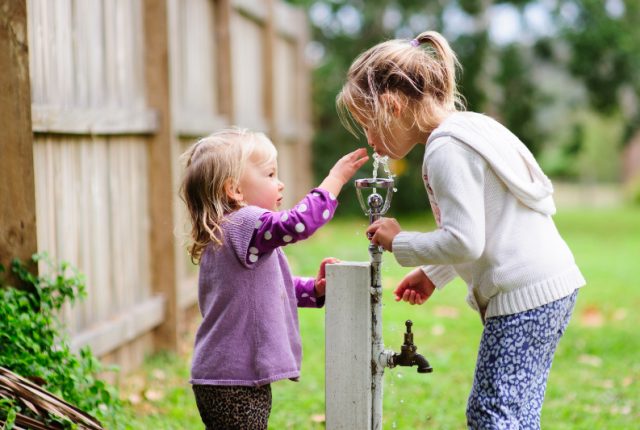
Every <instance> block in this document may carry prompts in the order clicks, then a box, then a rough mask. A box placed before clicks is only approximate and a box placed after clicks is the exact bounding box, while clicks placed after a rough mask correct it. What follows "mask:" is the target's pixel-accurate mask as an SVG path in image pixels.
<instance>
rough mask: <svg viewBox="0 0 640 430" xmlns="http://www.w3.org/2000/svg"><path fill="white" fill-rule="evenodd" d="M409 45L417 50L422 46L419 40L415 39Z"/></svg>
mask: <svg viewBox="0 0 640 430" xmlns="http://www.w3.org/2000/svg"><path fill="white" fill-rule="evenodd" d="M409 44H410V45H411V46H413V47H414V48H417V47H418V46H420V42H419V41H418V39H413V40H412V41H411V42H409Z"/></svg>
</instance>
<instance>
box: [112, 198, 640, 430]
mask: <svg viewBox="0 0 640 430" xmlns="http://www.w3.org/2000/svg"><path fill="white" fill-rule="evenodd" d="M555 220H556V223H557V226H558V229H559V230H560V232H561V234H562V235H563V237H564V238H565V240H566V241H567V242H568V243H569V246H570V247H571V248H572V250H573V252H574V254H575V257H576V260H577V262H578V265H579V266H580V268H581V269H582V271H583V274H584V275H585V277H586V278H587V282H588V285H587V287H586V288H584V289H583V290H582V291H581V293H580V295H579V297H578V304H577V307H576V312H575V313H574V317H573V320H572V322H571V324H570V326H569V329H568V330H567V333H566V335H565V337H564V338H563V340H562V342H561V343H560V346H559V348H558V351H557V354H556V359H555V361H554V365H553V368H552V371H551V375H550V378H549V385H548V389H547V396H546V401H545V406H544V410H543V417H542V428H544V429H572V430H573V429H625V430H626V429H631V428H638V422H640V408H639V406H640V360H639V359H640V334H639V333H638V327H639V326H640V314H639V313H638V312H637V309H638V308H640V288H639V287H640V285H639V282H638V280H639V279H640V208H623V209H610V210H588V211H579V210H572V211H568V210H564V211H561V212H560V213H559V214H558V215H557V216H556V217H555ZM400 222H401V224H402V225H403V227H404V228H405V229H408V230H427V229H430V228H432V227H433V222H432V220H431V218H430V217H426V216H425V217H407V218H401V219H400ZM365 224H366V220H365V218H364V217H362V219H350V220H343V219H339V220H334V221H333V222H332V223H331V224H330V225H329V226H328V227H326V228H324V229H322V230H321V231H319V232H318V233H317V234H316V235H315V236H314V237H313V238H312V239H310V240H308V241H306V242H304V243H300V244H296V245H294V246H291V247H288V248H286V252H287V255H288V257H289V260H290V263H291V266H292V268H293V271H294V273H296V274H300V275H314V274H315V272H316V270H317V264H318V262H319V261H320V260H321V259H322V258H323V257H326V256H334V257H337V258H340V259H342V260H347V261H367V260H368V253H367V241H366V239H365V238H364V236H363V230H364V228H365ZM407 271H408V269H405V268H402V267H399V266H398V265H397V264H396V262H395V260H394V258H393V256H392V255H390V254H385V256H384V263H383V284H384V287H385V292H384V319H383V323H384V339H385V345H386V346H387V347H388V348H391V349H394V350H399V347H400V345H401V343H402V341H403V336H402V334H403V331H404V321H405V320H406V319H411V320H413V322H414V326H413V328H414V332H415V335H414V340H415V343H416V345H417V346H418V352H420V353H422V354H423V355H425V356H426V357H427V358H428V359H429V361H430V363H431V365H432V366H433V367H434V373H432V374H427V375H424V374H417V373H416V371H415V369H409V368H396V369H392V370H387V371H386V372H385V382H384V383H385V387H384V390H385V392H384V428H385V429H394V428H397V429H418V428H419V429H428V428H431V429H440V430H444V429H464V428H465V424H464V423H465V405H466V398H467V395H468V392H469V390H470V387H471V383H472V378H473V369H474V363H475V358H476V351H477V346H478V342H479V338H480V334H481V331H482V326H481V323H480V320H479V318H478V316H477V314H475V313H474V312H473V311H472V310H471V309H469V308H468V307H467V306H466V304H465V303H464V296H465V294H466V288H465V286H464V285H463V284H462V282H461V281H459V280H457V281H455V282H454V283H452V284H451V285H449V286H447V288H445V289H444V290H443V291H439V292H437V293H435V294H434V296H433V297H432V298H431V300H430V301H429V302H428V303H426V304H425V305H423V306H410V305H407V304H406V303H396V302H394V301H393V298H392V294H391V290H392V288H393V287H394V286H395V285H396V284H397V282H398V281H399V280H400V279H401V278H402V276H403V275H404V274H405V273H406V272H407ZM300 326H301V333H302V341H303V346H304V359H303V368H302V378H301V380H300V382H298V383H293V382H290V381H281V382H278V383H275V384H273V386H272V388H273V411H272V414H271V419H270V428H273V429H314V428H323V427H324V424H323V423H322V416H323V414H324V312H323V311H322V310H315V309H301V310H300ZM188 346H190V345H188ZM159 370H161V372H160V373H158V372H159ZM188 371H189V354H188V353H184V354H181V355H169V356H168V355H160V356H155V357H152V358H150V359H149V360H148V361H147V363H146V364H145V367H144V368H143V369H142V370H141V371H140V372H138V374H137V375H136V376H134V378H136V377H137V378H141V380H142V381H143V382H142V384H143V385H145V384H146V385H145V387H146V388H147V389H148V390H151V395H149V396H148V397H152V398H153V397H154V396H153V392H154V390H159V391H160V392H161V397H162V398H161V399H159V400H156V401H151V400H143V401H142V402H140V403H137V404H136V405H135V406H133V405H132V406H131V407H130V409H129V411H130V415H131V417H134V418H131V423H130V427H131V428H140V429H143V428H144V429H146V428H154V429H182V428H201V424H200V419H199V416H198V413H197V410H196V407H195V402H194V401H193V395H192V393H191V390H190V387H189V386H188V385H187V383H186V381H187V379H188ZM154 375H155V376H154ZM158 375H160V376H162V378H157V376H158ZM124 392H125V393H127V390H124Z"/></svg>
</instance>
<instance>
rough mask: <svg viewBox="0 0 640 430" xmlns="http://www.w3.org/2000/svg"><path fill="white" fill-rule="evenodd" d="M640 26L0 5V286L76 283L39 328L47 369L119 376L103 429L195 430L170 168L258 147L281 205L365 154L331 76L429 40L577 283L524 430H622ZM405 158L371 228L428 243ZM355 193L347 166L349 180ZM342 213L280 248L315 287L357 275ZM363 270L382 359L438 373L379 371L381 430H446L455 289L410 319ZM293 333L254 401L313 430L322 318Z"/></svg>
mask: <svg viewBox="0 0 640 430" xmlns="http://www.w3.org/2000/svg"><path fill="white" fill-rule="evenodd" d="M639 24H640V2H638V1H637V0H513V1H499V0H450V1H447V0H431V1H417V0H397V1H381V0H367V1H364V0H331V1H329V0H326V1H311V0H0V70H2V73H0V172H2V175H1V176H0V264H3V265H4V266H5V267H9V263H10V261H11V259H13V258H14V257H18V258H21V259H22V260H24V261H29V260H30V257H31V255H32V254H33V253H35V252H47V253H48V254H49V255H50V257H51V259H52V260H53V261H67V262H69V263H71V265H73V266H75V267H77V268H78V269H79V271H80V272H81V273H82V276H81V278H82V280H83V282H85V281H86V291H87V297H86V299H85V300H84V301H81V302H78V303H76V304H75V305H73V306H72V305H71V304H70V303H65V304H64V306H63V308H62V311H61V313H60V315H59V316H60V319H61V320H62V322H63V326H64V331H65V332H67V333H68V334H69V342H68V343H69V345H68V348H67V349H66V350H67V351H71V352H73V353H76V352H77V351H79V350H80V348H83V347H89V348H91V350H92V351H93V353H94V354H95V355H96V356H97V357H99V358H100V361H101V362H103V363H107V364H110V363H113V364H117V365H118V366H119V369H120V371H119V372H118V373H113V374H110V375H109V377H110V378H111V380H112V381H115V382H118V386H119V387H121V388H122V393H121V396H119V397H118V396H115V395H114V396H113V398H114V399H119V398H122V400H123V402H124V404H125V406H126V411H125V412H124V415H119V414H118V413H115V412H113V410H112V409H111V406H108V407H107V406H105V407H101V408H98V410H99V411H100V410H102V413H104V415H105V416H112V418H111V420H112V424H114V425H110V426H109V427H110V428H143V429H146V428H158V429H160V428H167V429H170V428H171V429H174V428H175V429H182V428H195V427H198V426H199V425H200V424H199V423H200V419H199V416H198V414H197V410H196V408H195V404H194V401H193V395H192V393H191V391H190V387H189V385H188V383H187V381H188V377H189V376H188V374H189V360H190V353H191V349H192V346H193V345H192V336H193V333H194V331H195V327H196V325H197V323H198V319H199V313H198V308H197V273H198V267H197V266H196V265H194V264H192V262H191V261H190V259H189V257H188V256H187V254H186V250H185V241H186V232H187V231H188V225H187V222H186V217H185V213H184V208H183V205H182V202H181V201H180V199H179V198H178V195H177V191H178V186H179V183H180V178H181V174H182V168H183V165H182V164H181V160H180V154H181V153H182V152H183V151H184V150H185V149H187V148H188V147H189V146H190V145H191V144H193V143H194V142H195V141H196V140H197V139H199V138H200V137H202V136H205V135H207V134H209V133H211V132H213V131H215V130H218V129H220V128H223V127H229V126H233V125H237V126H241V127H247V128H250V129H252V130H257V131H263V132H265V133H266V134H268V136H269V137H270V138H271V139H272V140H273V141H274V143H275V144H276V146H277V148H278V153H279V166H280V171H281V179H283V181H284V182H285V184H286V186H287V188H286V190H287V191H286V205H288V206H291V205H293V204H294V203H295V202H296V201H297V199H299V198H301V197H302V196H303V195H304V194H306V192H308V190H309V189H310V188H311V187H312V186H313V185H314V184H317V183H318V181H319V180H320V179H321V178H322V177H324V175H326V174H327V172H328V170H329V168H330V167H331V166H332V165H333V163H334V162H335V161H336V159H337V158H338V157H340V156H341V155H342V154H344V153H346V152H348V151H351V150H353V149H355V148H356V147H358V146H365V145H366V141H365V139H364V138H363V137H362V136H360V138H359V139H357V138H356V137H355V136H352V135H351V134H349V133H348V132H347V131H346V130H345V129H344V128H343V127H342V125H341V124H340V121H339V119H338V116H337V113H336V109H335V97H336V95H337V93H338V92H339V90H340V88H341V87H342V84H343V82H344V79H345V76H346V71H347V69H348V67H349V65H350V64H351V62H352V61H353V60H354V59H355V58H356V56H357V55H358V54H360V53H361V52H363V51H364V50H366V49H368V48H370V47H371V46H373V45H375V44H377V43H379V42H381V41H383V40H386V39H390V38H402V39H412V38H413V37H415V36H416V35H418V34H419V33H421V32H423V31H425V30H437V31H439V32H441V33H443V34H444V35H445V37H446V38H447V39H448V40H449V41H450V43H451V45H452V46H453V48H454V50H455V51H456V52H457V54H458V57H459V60H460V62H461V64H462V71H461V73H460V76H459V85H460V91H461V93H462V94H463V95H464V97H465V98H466V101H467V108H468V109H469V110H473V111H477V112H483V113H486V114H489V115H491V116H494V117H495V118H497V119H498V120H499V121H501V122H502V123H504V124H505V125H506V126H507V127H508V128H510V129H511V130H512V131H513V132H514V133H515V134H517V135H518V136H519V137H520V138H521V139H522V140H523V142H524V143H525V144H526V145H527V146H528V147H529V148H530V149H531V151H532V152H533V153H534V154H535V156H536V157H537V159H538V160H539V162H540V164H541V165H542V167H543V169H544V170H545V172H546V173H547V174H548V175H549V176H551V178H552V180H553V182H554V186H555V189H556V193H555V197H556V201H557V203H558V207H559V211H558V214H557V215H556V216H555V217H554V220H555V222H556V224H557V225H558V228H559V230H560V232H561V234H562V235H563V237H564V238H565V239H566V241H567V243H568V244H569V246H570V247H571V249H572V250H573V252H574V253H575V256H576V260H577V262H578V264H579V266H580V268H581V270H583V272H584V275H585V277H586V278H587V280H588V288H585V289H584V292H581V294H580V299H579V301H578V307H577V308H576V313H575V317H574V319H573V320H572V323H571V327H570V329H569V330H568V332H567V336H566V340H563V343H562V344H561V346H560V350H559V351H558V358H557V360H556V362H555V364H554V369H556V370H554V375H555V376H553V375H552V376H553V377H554V378H556V379H555V381H556V382H555V383H553V384H551V386H552V388H551V391H550V393H549V397H550V401H549V402H547V406H546V409H545V410H546V411H547V412H545V414H546V415H545V416H543V418H544V419H545V422H544V425H543V428H553V429H567V430H574V429H592V428H607V429H628V428H635V427H637V423H638V420H640V409H639V405H638V399H639V398H640V384H639V381H640V367H639V366H640V364H639V362H638V360H637V358H638V351H639V350H640V344H639V342H640V338H639V337H638V335H637V327H638V324H640V314H638V312H637V311H636V310H637V308H638V307H639V306H640V295H639V294H638V288H637V283H638V282H637V280H638V279H639V278H640V266H638V264H637V261H638V256H639V255H640V50H639V49H638V41H640V25H639ZM421 149H422V147H420V146H419V147H417V148H416V149H414V151H412V152H411V153H410V154H409V156H408V157H407V158H406V159H404V160H401V161H397V162H392V163H391V164H392V165H391V168H392V170H393V172H394V173H395V174H396V175H397V188H398V192H397V194H396V195H395V196H394V202H393V205H392V207H391V210H390V212H389V214H390V216H394V217H398V218H401V222H402V225H403V226H405V227H408V228H409V229H415V230H422V231H425V230H428V229H433V228H435V225H434V223H433V220H432V217H431V216H430V209H429V205H428V201H427V198H426V195H425V191H424V186H423V183H422V179H421V174H420V171H419V169H420V166H421V161H422V151H421ZM371 173H372V166H371V164H370V163H368V164H367V165H366V166H364V167H363V168H362V169H361V171H360V172H359V173H358V175H359V176H360V177H365V176H367V177H368V176H370V175H371ZM340 201H341V203H340V206H339V208H338V219H336V220H335V221H333V222H332V223H330V224H329V225H328V226H327V227H326V228H323V229H321V230H320V231H318V232H317V233H316V234H315V235H314V237H313V239H312V240H309V241H305V242H304V243H301V244H297V245H295V246H291V247H286V248H285V252H286V254H287V257H288V258H289V261H290V264H291V267H292V269H293V272H294V273H296V274H299V275H303V276H314V275H315V274H316V271H317V264H318V262H319V261H320V260H321V259H322V258H323V257H326V256H328V255H333V256H336V257H338V258H341V259H343V260H345V261H367V260H368V258H369V256H368V254H367V245H368V242H367V240H366V238H365V236H364V233H363V231H364V229H365V228H366V223H367V218H366V217H365V216H364V215H363V214H362V212H361V211H360V209H359V208H358V207H357V200H356V198H355V190H354V188H353V187H352V186H347V187H345V189H344V191H343V193H342V194H341V196H340ZM384 264H385V266H384V273H383V283H384V285H383V286H384V287H385V293H384V294H385V295H387V298H386V299H385V301H386V303H385V339H388V345H389V346H390V347H394V348H397V347H398V346H399V344H400V342H401V337H402V336H401V334H402V322H403V321H404V320H405V319H406V318H411V319H412V320H413V321H414V322H415V323H416V333H417V334H416V340H417V341H418V342H417V344H418V345H419V346H420V351H421V352H425V353H426V354H425V355H429V358H430V359H431V358H432V359H433V361H432V364H433V365H434V367H436V366H438V370H437V372H436V373H434V374H433V375H431V376H430V377H429V378H428V379H426V380H425V379H421V378H422V377H421V376H419V375H413V374H411V375H409V374H408V373H404V374H403V373H401V372H394V373H392V372H388V376H385V378H386V382H385V384H388V385H386V386H388V387H389V390H388V391H387V393H388V395H387V396H385V416H386V417H387V418H386V422H385V428H404V429H413V428H438V429H449V428H450V429H459V428H462V426H461V423H464V401H463V399H464V398H465V397H466V395H467V394H468V390H469V388H470V386H471V380H472V376H473V374H472V369H473V360H474V357H475V353H476V347H477V342H476V341H477V339H478V338H479V335H480V332H481V329H482V326H481V324H479V321H478V319H477V315H476V314H474V313H473V312H471V311H470V310H469V309H467V307H466V306H465V305H464V303H463V299H462V297H463V295H464V288H465V287H464V285H462V282H461V281H459V280H458V281H456V282H454V284H453V285H452V287H451V288H450V287H447V289H446V290H445V291H444V292H442V293H441V294H440V295H439V296H438V298H437V300H436V301H434V302H433V303H432V302H430V303H429V306H425V307H415V306H414V307H409V306H406V305H405V304H402V303H395V302H393V300H392V297H391V295H390V294H391V288H393V287H394V286H395V285H397V283H398V282H399V281H400V280H401V279H402V277H403V276H404V274H405V273H406V269H405V268H401V267H399V266H398V265H397V264H396V263H395V261H394V260H393V258H392V257H391V256H390V255H385V263H384ZM39 269H40V270H41V271H42V272H45V273H46V267H43V265H42V264H40V266H39ZM79 276H80V275H79ZM6 279H9V280H10V281H11V278H10V276H5V277H4V278H3V277H0V281H2V285H5V280H6ZM53 279H58V278H56V277H55V276H54V277H53ZM74 279H75V278H74ZM7 285H13V284H12V283H11V282H8V283H7ZM29 319H30V318H29V316H28V315H27V314H24V315H20V318H19V320H21V321H25V320H29ZM0 321H3V322H5V319H0ZM6 321H9V319H8V318H7V319H6ZM7 324H9V323H7ZM300 325H301V333H302V338H303V347H304V355H305V362H304V371H303V373H304V378H302V380H301V382H300V383H299V384H288V383H282V384H274V412H273V414H272V428H277V429H282V428H295V429H297V428H323V426H324V415H323V413H324V391H323V384H324V313H323V312H321V311H320V312H313V311H311V312H307V311H302V312H301V313H300ZM29 330H30V329H29ZM31 337H32V335H31V332H28V333H27V334H26V335H25V339H22V341H23V343H24V344H25V345H28V344H30V342H29V339H30V338H31ZM10 341H11V342H12V345H13V346H16V347H20V346H21V345H22V344H21V343H20V339H13V338H12V339H10ZM54 349H60V348H58V345H57V346H56V348H48V347H47V348H45V350H46V351H50V350H54ZM6 351H8V349H6V350H3V349H0V365H3V364H6V363H5V361H2V360H3V358H2V356H1V353H2V352H5V353H6ZM23 354H24V360H25V362H29V360H30V359H31V358H32V357H34V356H35V357H39V355H38V354H34V353H32V352H30V351H28V350H26V349H25V350H24V351H23ZM4 358H6V356H5V357H4ZM10 358H11V359H14V358H15V357H13V356H12V357H10ZM53 360H54V361H56V360H57V358H56V357H53ZM58 361H59V360H58ZM62 367H63V366H62ZM62 372H63V373H67V374H68V373H69V372H66V371H65V369H62ZM403 375H404V376H403ZM403 377H404V378H405V379H401V378H403ZM91 378H93V376H91ZM71 385H72V386H73V387H74V388H75V387H76V386H77V385H81V384H77V383H74V384H71ZM49 388H51V389H52V390H57V389H58V388H56V387H49ZM385 390H386V388H385ZM301 393H304V395H301ZM81 397H82V396H80V398H81ZM404 399H406V400H407V401H406V402H404ZM412 399H428V400H429V402H426V401H425V402H423V401H410V400H412ZM431 399H437V400H438V402H437V404H436V402H431V401H430V400H431ZM403 402H404V404H403V405H401V406H400V407H398V405H399V404H401V403H403ZM99 406H104V404H102V403H101V404H100V405H99ZM116 424H119V425H116ZM634 426H635V427H634Z"/></svg>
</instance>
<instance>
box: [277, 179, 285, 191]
mask: <svg viewBox="0 0 640 430" xmlns="http://www.w3.org/2000/svg"><path fill="white" fill-rule="evenodd" d="M278 189H279V190H280V191H282V190H284V182H282V181H280V180H279V181H278Z"/></svg>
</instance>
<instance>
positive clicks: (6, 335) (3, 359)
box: [0, 254, 122, 428]
mask: <svg viewBox="0 0 640 430" xmlns="http://www.w3.org/2000/svg"><path fill="white" fill-rule="evenodd" d="M32 261H33V263H35V264H38V263H42V264H40V267H41V269H42V270H41V273H40V274H38V275H36V274H34V273H32V272H31V271H30V270H29V269H28V266H27V265H26V264H25V263H23V262H21V261H19V260H13V261H12V263H11V272H12V273H13V274H14V275H15V276H16V278H17V279H19V280H20V281H22V283H24V284H25V285H26V287H27V288H20V289H18V288H12V287H11V286H9V285H8V284H7V281H6V280H5V279H0V287H2V288H0V345H1V347H0V366H3V367H6V368H7V369H9V370H11V371H13V372H15V373H17V374H19V375H22V376H24V377H26V378H28V379H31V380H32V381H34V382H36V383H38V384H40V385H42V387H43V388H45V389H46V390H48V391H49V392H51V393H52V394H55V395H58V396H60V397H62V398H63V399H65V400H66V401H68V402H69V403H72V404H74V405H75V406H77V407H78V408H80V409H82V410H84V411H85V412H87V413H89V414H91V415H93V416H95V417H96V418H98V419H99V420H100V421H102V422H103V423H109V425H108V427H109V428H117V427H118V425H117V423H116V422H115V420H116V418H115V417H117V416H118V415H121V412H122V403H121V401H120V399H119V397H118V393H117V390H116V389H115V388H114V387H112V386H110V385H109V384H107V383H106V382H104V381H103V380H101V379H100V377H99V374H100V373H101V372H104V371H105V370H107V369H105V368H104V367H103V366H102V365H101V363H100V362H99V361H98V359H97V358H96V357H95V356H94V355H93V353H92V352H91V350H90V349H89V348H83V349H81V350H80V351H79V352H78V353H75V352H73V351H72V350H71V348H70V345H69V339H68V336H67V335H66V333H65V331H64V327H63V325H62V323H61V322H60V319H59V317H58V314H59V311H60V309H61V308H62V306H63V305H64V304H65V303H67V302H68V303H70V304H73V303H75V302H76V301H77V300H79V299H82V298H84V297H85V296H86V290H85V278H84V275H83V274H81V273H80V272H78V270H77V269H75V268H74V267H72V266H71V265H69V263H66V262H62V263H60V264H57V265H55V264H53V263H52V262H51V260H50V259H49V258H48V256H47V255H46V254H34V255H33V257H32ZM35 264H34V265H35ZM4 271H5V269H4V267H2V266H0V275H2V274H3V272H4ZM17 408H18V407H17V405H16V404H15V403H11V402H6V401H5V402H0V420H6V421H7V424H8V423H9V422H11V420H12V417H15V413H16V412H21V413H25V414H27V413H28V411H19V410H18V409H17ZM49 419H50V420H51V421H55V422H59V423H61V424H63V425H64V426H66V427H69V426H70V425H71V424H70V423H68V422H66V423H64V422H60V419H59V418H56V417H53V416H51V417H49ZM9 428H10V427H9Z"/></svg>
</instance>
